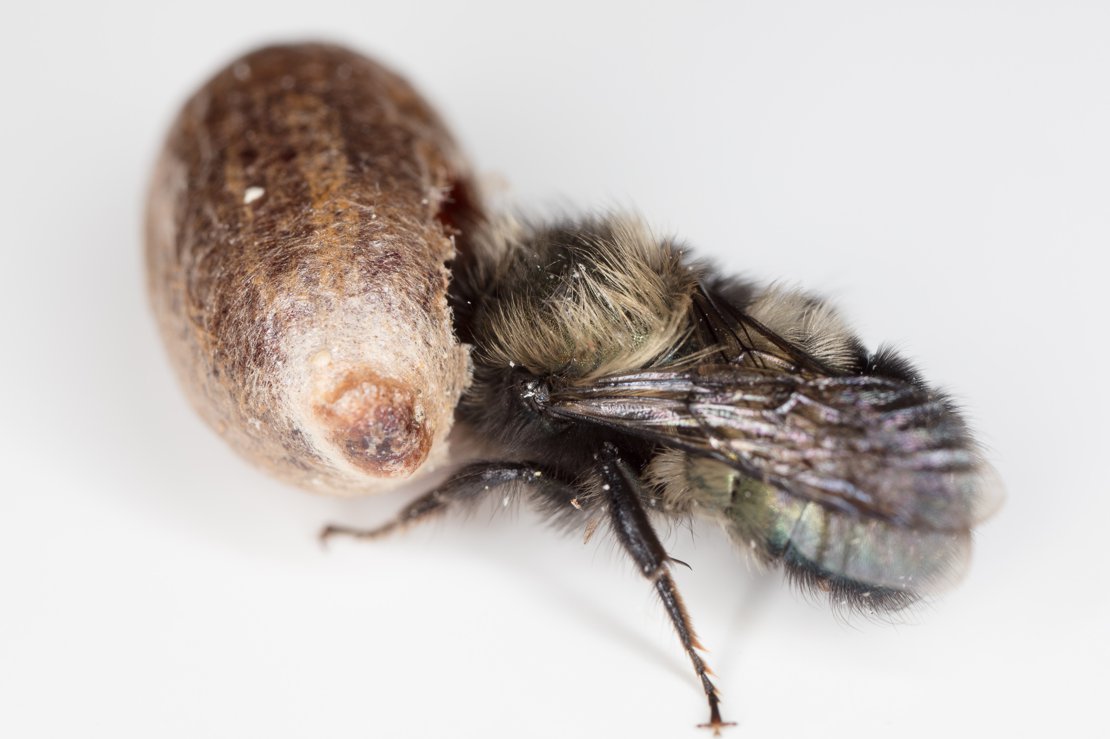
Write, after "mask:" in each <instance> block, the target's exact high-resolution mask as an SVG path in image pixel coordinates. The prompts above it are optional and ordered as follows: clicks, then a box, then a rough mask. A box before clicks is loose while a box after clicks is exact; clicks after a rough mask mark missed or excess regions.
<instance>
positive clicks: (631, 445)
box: [322, 216, 997, 733]
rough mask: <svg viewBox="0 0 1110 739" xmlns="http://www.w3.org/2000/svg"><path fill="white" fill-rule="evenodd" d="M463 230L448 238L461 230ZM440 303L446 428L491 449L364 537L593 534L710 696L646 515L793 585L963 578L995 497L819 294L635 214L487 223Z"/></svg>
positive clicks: (712, 708) (714, 697) (469, 244)
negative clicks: (659, 615) (532, 527)
mask: <svg viewBox="0 0 1110 739" xmlns="http://www.w3.org/2000/svg"><path fill="white" fill-rule="evenodd" d="M460 236H462V235H460ZM450 297H451V300H452V306H453V309H454V312H455V320H456V328H457V331H458V333H459V336H460V338H461V339H462V340H463V341H465V342H467V343H469V344H470V345H471V346H472V347H473V350H472V361H473V382H472V384H471V385H470V387H469V388H468V389H467V390H466V391H465V392H464V393H463V396H462V399H461V402H460V405H459V407H458V410H457V415H458V419H459V422H460V423H462V424H464V425H465V426H466V427H468V428H469V429H470V430H472V431H473V433H475V434H477V435H479V436H480V437H481V438H482V439H484V440H486V441H487V442H489V444H490V445H492V448H494V449H496V450H497V453H496V454H495V455H494V458H493V459H490V460H489V461H481V462H475V463H471V464H468V465H466V466H464V467H462V468H461V469H458V470H457V471H455V472H454V474H453V475H452V476H451V477H449V478H448V479H447V480H446V481H445V482H444V483H443V484H441V485H439V486H438V487H436V488H435V489H434V490H431V491H430V492H428V493H426V494H424V495H423V496H421V497H419V498H417V499H416V500H415V501H414V502H413V503H411V504H410V505H408V506H407V507H406V508H404V509H403V510H402V511H401V512H400V513H399V514H398V515H397V516H396V518H394V519H393V520H391V521H389V522H388V523H386V524H385V525H383V526H381V527H379V528H375V529H370V530H359V529H353V528H349V527H344V526H334V525H333V526H328V527H327V528H326V529H325V530H324V531H323V532H322V536H323V537H324V538H327V537H329V536H332V535H337V534H342V535H350V536H356V537H361V538H376V537H379V536H382V535H384V534H387V533H391V532H394V531H397V530H400V529H404V528H406V527H408V526H411V525H413V524H416V523H418V522H422V521H425V520H427V519H429V518H431V517H433V516H436V515H437V514H440V513H442V512H444V511H445V510H448V509H450V508H453V507H455V506H460V505H464V504H469V503H474V502H476V501H478V500H481V499H482V498H483V497H484V496H486V495H488V494H490V493H494V492H495V491H496V494H497V495H499V496H501V495H516V494H519V495H520V496H523V497H526V498H527V499H529V500H530V501H532V502H533V503H535V504H536V505H537V506H539V507H540V508H541V509H542V510H543V511H545V512H546V513H548V514H550V515H551V516H552V518H554V519H556V520H557V521H558V522H559V523H561V524H564V525H567V526H571V527H581V528H582V529H585V530H588V531H589V532H592V530H593V527H594V526H596V525H597V523H598V522H599V521H608V523H609V527H610V529H611V531H612V533H613V535H614V537H615V538H616V540H617V541H618V542H619V543H620V546H621V548H622V549H623V551H624V552H626V553H627V554H628V556H630V557H631V558H632V560H633V562H634V563H635V565H636V566H637V567H638V569H639V570H640V572H641V573H642V574H643V576H644V577H645V578H647V579H648V580H649V581H650V582H651V584H652V586H653V587H654V589H655V592H656V593H657V595H658V597H659V599H660V600H661V601H662V604H663V607H664V608H665V610H666V612H667V614H668V616H669V618H670V620H671V622H672V623H673V625H674V627H675V630H676V631H677V633H678V637H679V641H680V642H681V644H682V647H683V649H684V650H685V652H686V654H687V656H688V657H689V659H690V661H691V663H692V664H693V669H694V672H695V674H696V675H697V678H698V680H699V681H700V683H701V686H702V688H703V689H704V691H705V695H706V699H707V701H708V704H709V718H708V721H707V722H706V723H704V724H701V726H704V727H707V728H710V729H712V730H713V731H714V733H719V731H720V729H721V728H722V727H724V726H727V725H729V724H728V723H727V722H726V721H724V720H723V719H722V717H721V712H720V706H719V703H720V699H719V697H718V692H717V688H716V686H715V685H714V683H713V682H712V680H711V679H710V671H709V669H708V667H707V666H706V663H705V660H704V659H703V657H702V656H701V654H700V653H699V649H700V648H701V647H700V644H699V642H698V640H697V637H696V636H695V633H694V629H693V626H692V624H691V619H690V616H689V614H688V612H687V610H686V607H685V606H684V604H683V600H682V598H681V596H680V595H679V592H678V590H677V589H676V587H675V583H674V581H673V579H672V577H671V574H670V567H671V565H672V564H673V563H675V562H676V560H674V559H673V558H671V557H670V556H669V555H668V553H667V551H666V549H665V548H664V546H663V544H662V543H661V542H660V539H659V536H658V535H657V533H656V529H655V525H654V523H653V521H652V518H653V516H662V517H689V516H693V515H697V516H704V517H708V518H710V519H713V520H716V521H718V522H720V523H721V524H722V525H723V526H724V528H725V529H726V531H727V532H728V534H729V535H730V537H731V538H732V539H733V540H734V541H735V542H736V543H737V544H738V545H739V546H740V547H742V548H743V549H744V550H746V551H748V552H750V554H751V556H752V557H753V558H754V559H755V560H756V561H757V562H758V563H761V564H764V565H781V566H782V567H783V568H784V570H785V572H786V573H787V576H788V577H789V579H790V580H792V581H793V582H795V583H796V584H798V585H800V586H802V587H803V588H809V589H818V590H821V591H827V592H828V594H829V596H830V597H831V599H832V600H833V602H834V603H836V604H838V605H845V604H846V605H847V606H848V607H851V608H856V609H859V610H864V611H868V612H883V611H892V610H897V609H901V608H904V607H906V606H908V605H910V604H911V603H913V602H914V601H916V600H918V599H919V598H920V597H922V596H923V595H927V594H930V593H933V592H935V591H937V590H938V589H940V588H941V587H943V586H944V585H946V584H948V583H951V582H952V581H953V580H954V579H955V578H957V577H958V576H959V575H960V573H961V572H962V571H963V569H964V568H965V567H966V564H967V560H968V555H969V551H970V545H971V539H970V533H971V529H972V527H973V526H974V525H975V524H976V523H977V522H979V521H981V520H982V519H983V518H984V517H985V515H987V514H988V513H989V512H990V509H991V506H992V505H993V502H994V501H995V500H996V499H997V496H993V495H991V492H992V490H994V489H996V485H995V484H994V482H993V476H992V473H991V469H990V467H989V466H988V465H987V464H986V463H985V462H984V461H983V460H982V458H981V455H980V453H979V450H978V447H977V445H976V443H975V441H974V440H973V438H972V436H971V434H970V432H969V430H968V426H967V424H966V423H965V421H964V419H963V418H962V417H961V415H960V413H959V412H958V410H957V409H956V408H955V406H954V404H953V402H952V401H951V400H950V399H949V398H948V397H947V396H946V395H945V394H944V393H942V392H939V391H938V390H936V389H934V388H932V387H930V386H929V385H928V384H927V383H926V382H925V381H924V380H923V379H922V378H921V376H920V375H919V374H918V372H917V370H916V369H914V367H913V366H912V365H911V364H909V363H908V362H907V361H905V360H904V359H902V358H901V357H899V356H898V355H896V354H895V353H894V352H893V351H891V350H889V349H879V350H878V351H875V352H871V351H868V350H867V349H866V348H865V347H864V345H863V344H862V342H861V341H860V340H859V339H858V338H857V337H856V336H855V335H854V334H853V333H852V332H851V330H850V329H849V328H848V327H847V326H846V325H845V323H844V321H843V320H842V319H841V318H840V316H839V315H838V314H837V312H836V311H835V310H834V309H833V308H832V307H831V306H830V305H829V304H828V303H826V302H824V301H823V300H821V299H819V298H816V297H814V296H811V295H808V294H805V293H803V292H800V291H795V290H789V289H784V288H781V287H759V286H757V285H755V284H752V283H749V282H747V281H744V280H741V279H735V278H729V277H723V276H720V275H718V274H716V273H715V272H714V270H713V269H711V268H710V267H709V266H707V265H706V264H705V263H702V262H698V261H695V260H693V259H691V258H690V257H689V256H688V255H687V253H686V251H685V250H684V249H683V248H682V247H681V246H680V245H679V244H678V243H676V242H675V241H672V240H669V239H661V238H657V237H656V236H654V235H652V233H651V232H650V231H649V230H648V229H647V228H646V227H645V225H644V224H643V223H642V222H641V221H640V220H638V219H636V218H633V217H627V216H613V217H587V218H584V219H581V220H579V221H576V222H560V223H536V224H526V223H521V222H519V221H516V220H514V219H508V218H507V219H503V220H500V221H496V222H493V223H486V224H484V225H481V226H479V227H477V228H475V229H472V230H471V231H470V233H469V234H468V235H466V238H465V239H462V238H460V244H459V257H458V259H457V260H456V263H455V265H454V268H453V283H452V286H451V292H450Z"/></svg>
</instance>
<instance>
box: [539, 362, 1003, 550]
mask: <svg viewBox="0 0 1110 739" xmlns="http://www.w3.org/2000/svg"><path fill="white" fill-rule="evenodd" d="M549 402H550V405H549V410H550V412H551V413H553V414H554V415H556V416H560V417H563V418H567V419H573V420H576V421H584V422H589V423H594V424H599V425H603V426H607V427H610V428H613V429H616V430H619V431H621V432H624V433H627V434H630V435H633V436H638V437H641V438H645V439H649V440H651V441H655V442H657V443H659V444H662V445H665V446H670V447H674V448H678V449H683V450H685V451H687V452H690V453H693V454H695V455H700V456H704V457H711V458H714V459H717V460H719V461H721V462H724V463H725V464H727V465H728V466H730V467H732V468H734V469H737V470H739V471H740V472H742V473H744V474H745V475H747V476H748V477H750V478H752V479H754V480H758V481H762V482H765V483H770V484H771V485H773V486H774V487H775V488H777V489H779V490H782V491H784V492H786V493H788V494H789V495H791V496H793V497H796V498H800V499H802V500H805V501H812V502H815V503H819V504H820V505H821V506H823V507H825V508H828V509H830V510H833V511H840V512H842V513H845V514H848V515H849V516H850V517H855V518H870V519H876V520H880V521H884V522H887V523H889V524H891V525H893V526H895V527H903V528H915V529H923V530H932V531H950V532H960V531H964V532H966V531H967V530H968V529H970V527H971V526H972V524H973V523H974V522H975V521H976V520H977V518H979V517H980V516H981V514H983V513H985V512H986V511H985V510H984V509H983V506H982V505H981V501H982V500H983V499H984V495H983V492H984V490H985V489H986V488H987V487H989V485H988V483H987V479H988V478H989V468H988V467H987V466H986V465H984V464H983V463H982V462H981V460H980V458H979V454H978V452H977V449H976V448H975V445H974V443H973V442H972V440H971V438H970V436H969V434H968V430H967V427H966V425H965V424H964V422H963V419H962V418H961V417H960V415H959V413H958V412H957V411H956V410H955V409H954V408H953V406H952V404H951V402H950V401H949V400H948V399H947V398H946V397H945V396H944V395H943V394H941V393H938V392H936V391H933V390H930V389H928V388H925V387H923V386H921V385H920V384H916V383H914V382H909V381H904V380H898V379H891V378H886V377H878V376H871V375H863V376H824V375H814V374H809V373H806V374H796V373H789V372H783V371H781V370H779V369H768V368H753V367H748V366H744V365H741V364H735V363H733V364H711V365H702V366H699V367H695V368H693V369H690V370H685V371H648V372H637V373H627V374H616V375H610V376H607V377H604V378H600V379H597V380H594V381H591V382H589V383H588V384H578V385H569V386H567V387H563V388H557V389H553V390H552V391H551V393H550V398H549Z"/></svg>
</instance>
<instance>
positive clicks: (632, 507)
mask: <svg viewBox="0 0 1110 739" xmlns="http://www.w3.org/2000/svg"><path fill="white" fill-rule="evenodd" d="M597 470H598V473H599V474H600V476H601V479H602V483H603V484H602V486H601V489H602V491H603V493H604V495H605V499H606V503H607V505H608V509H609V519H610V522H611V524H612V527H613V532H614V533H615V534H616V536H617V540H618V541H620V543H621V546H622V547H623V548H624V550H625V551H626V552H628V554H629V556H631V557H632V559H633V560H635V562H636V565H637V566H638V567H639V568H640V572H641V574H643V576H644V577H646V578H647V579H648V580H651V581H652V582H653V583H654V585H655V592H656V593H657V594H658V595H659V599H660V600H661V601H663V607H664V608H665V609H666V611H667V615H668V616H670V619H671V623H673V624H674V628H675V631H676V632H677V633H678V639H679V641H680V642H681V643H682V647H683V649H684V650H685V651H686V655H687V656H688V657H689V658H690V662H691V663H692V664H693V666H694V672H695V673H697V676H698V679H699V680H700V681H701V685H702V689H703V690H704V691H705V697H706V699H707V700H708V702H709V721H708V722H706V723H704V724H699V727H701V728H706V729H712V730H713V734H714V735H715V736H719V735H720V733H721V729H723V728H724V727H726V726H735V724H734V723H732V722H729V721H722V720H721V709H720V703H721V699H720V696H719V695H718V694H717V687H716V686H715V685H714V684H713V681H712V680H710V678H709V676H710V675H711V674H712V671H711V670H710V669H709V667H708V666H707V665H706V664H705V660H704V659H702V656H701V654H699V650H702V651H704V649H705V648H704V647H703V646H702V645H701V643H700V642H699V641H698V637H697V635H696V634H695V633H694V627H693V624H692V623H691V621H690V614H689V613H688V612H687V610H686V606H685V604H684V603H683V602H682V596H681V595H679V593H678V588H677V587H676V586H675V584H674V580H673V579H672V578H671V574H670V571H669V569H668V566H669V564H670V563H671V562H673V561H675V560H673V559H672V558H671V557H670V556H669V555H668V554H667V550H666V549H665V548H664V547H663V544H662V543H661V542H660V541H659V537H658V535H656V533H655V529H654V528H652V525H651V521H650V520H649V519H648V516H647V512H646V511H645V510H644V507H643V504H642V502H641V501H642V499H643V498H642V494H641V490H640V482H639V478H638V476H637V475H636V473H635V472H634V471H633V470H632V468H631V467H629V465H628V463H627V462H625V461H624V460H623V459H621V458H620V453H619V451H618V450H617V449H616V447H615V446H613V445H612V444H605V446H604V448H603V450H602V452H601V454H599V455H598V465H597ZM683 564H685V563H683Z"/></svg>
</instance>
